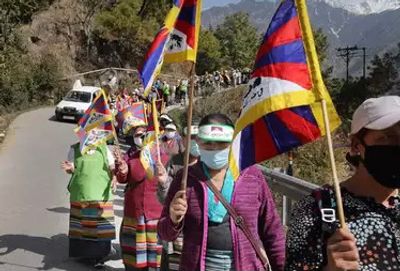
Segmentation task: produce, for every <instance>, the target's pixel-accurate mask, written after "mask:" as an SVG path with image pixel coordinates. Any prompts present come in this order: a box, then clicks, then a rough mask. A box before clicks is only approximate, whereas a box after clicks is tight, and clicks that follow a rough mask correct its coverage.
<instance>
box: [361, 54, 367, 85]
mask: <svg viewBox="0 0 400 271" xmlns="http://www.w3.org/2000/svg"><path fill="white" fill-rule="evenodd" d="M361 49H362V50H363V79H365V76H366V63H365V60H366V58H367V53H366V51H367V48H365V47H363V48H361Z"/></svg>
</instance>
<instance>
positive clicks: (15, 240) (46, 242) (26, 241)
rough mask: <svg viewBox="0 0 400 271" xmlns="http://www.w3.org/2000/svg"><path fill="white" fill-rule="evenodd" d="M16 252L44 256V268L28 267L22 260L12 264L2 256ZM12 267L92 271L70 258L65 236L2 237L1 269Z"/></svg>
mask: <svg viewBox="0 0 400 271" xmlns="http://www.w3.org/2000/svg"><path fill="white" fill-rule="evenodd" d="M16 250H26V251H30V252H32V253H35V254H39V255H43V260H42V263H43V266H42V267H34V266H28V265H27V264H25V263H24V261H23V260H22V259H23V258H21V261H20V262H15V263H11V262H9V261H7V260H3V259H2V256H6V255H7V254H10V253H18V252H16ZM2 265H11V266H15V267H27V268H31V269H36V270H50V269H53V268H56V269H57V270H65V271H77V270H90V268H89V267H85V266H84V265H82V264H79V263H77V262H75V261H73V260H72V259H69V258H68V236H67V235H65V234H58V235H54V236H52V237H51V238H46V237H37V236H29V235H13V234H9V235H3V236H0V267H1V266H2Z"/></svg>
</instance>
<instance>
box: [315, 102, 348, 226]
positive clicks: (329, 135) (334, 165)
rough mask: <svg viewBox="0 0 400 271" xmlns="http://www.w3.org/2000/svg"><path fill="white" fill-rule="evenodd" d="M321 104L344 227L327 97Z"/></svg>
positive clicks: (334, 183)
mask: <svg viewBox="0 0 400 271" xmlns="http://www.w3.org/2000/svg"><path fill="white" fill-rule="evenodd" d="M321 105H322V112H323V115H324V124H325V132H326V139H327V142H328V148H329V160H330V163H331V168H332V176H333V185H334V188H335V195H336V201H337V203H336V204H337V211H338V215H339V222H340V225H341V227H342V228H346V227H347V225H346V220H345V217H344V211H343V201H342V193H341V190H340V184H339V178H338V175H337V170H336V162H335V154H334V152H333V143H332V135H331V129H330V123H329V117H328V108H327V106H326V100H325V99H322V100H321Z"/></svg>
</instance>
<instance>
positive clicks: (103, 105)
mask: <svg viewBox="0 0 400 271" xmlns="http://www.w3.org/2000/svg"><path fill="white" fill-rule="evenodd" d="M112 119H113V115H112V111H111V110H110V107H109V106H108V103H107V98H106V95H105V93H104V91H103V90H102V91H100V93H99V94H98V95H97V97H96V98H95V99H94V101H93V102H92V104H91V105H90V107H89V108H88V109H87V110H86V112H85V114H84V115H83V117H82V118H81V119H80V120H79V122H78V125H79V126H78V128H77V129H84V130H85V131H90V130H91V129H93V128H95V127H97V126H99V125H101V124H103V123H105V122H107V121H111V120H112Z"/></svg>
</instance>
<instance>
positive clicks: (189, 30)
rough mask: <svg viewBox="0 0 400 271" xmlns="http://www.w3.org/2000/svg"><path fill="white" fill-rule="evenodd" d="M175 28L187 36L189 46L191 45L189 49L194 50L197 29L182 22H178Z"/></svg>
mask: <svg viewBox="0 0 400 271" xmlns="http://www.w3.org/2000/svg"><path fill="white" fill-rule="evenodd" d="M175 28H176V29H177V30H179V31H181V32H182V33H184V34H185V35H186V37H187V44H188V45H189V47H191V48H194V43H195V41H196V37H195V35H196V28H195V27H194V26H193V25H191V24H189V23H187V22H186V21H182V20H178V22H177V23H176V25H175Z"/></svg>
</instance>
